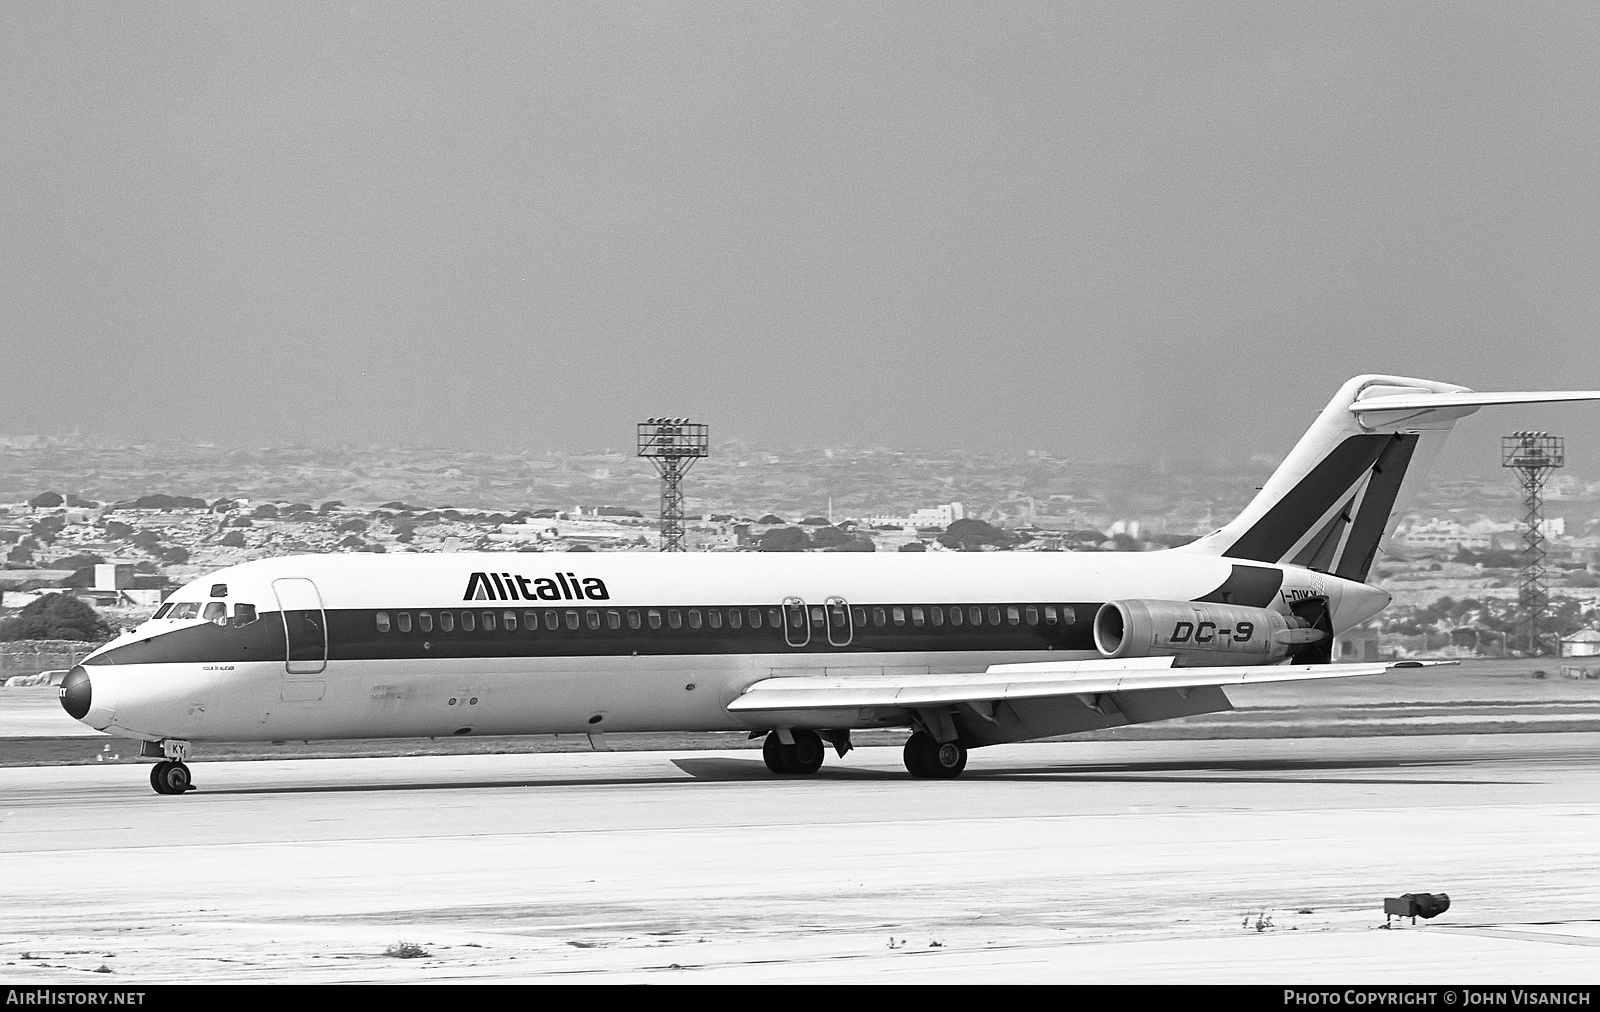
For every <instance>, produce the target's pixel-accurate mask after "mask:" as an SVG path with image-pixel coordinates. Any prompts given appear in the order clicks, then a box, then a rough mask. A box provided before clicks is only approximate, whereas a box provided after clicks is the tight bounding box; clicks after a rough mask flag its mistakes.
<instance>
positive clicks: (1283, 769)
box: [672, 757, 1512, 786]
mask: <svg viewBox="0 0 1600 1012" xmlns="http://www.w3.org/2000/svg"><path fill="white" fill-rule="evenodd" d="M672 764H673V765H674V766H676V767H678V768H679V769H681V770H683V771H684V772H685V773H687V774H689V775H690V776H692V777H694V778H695V779H697V780H778V779H783V780H796V779H802V778H799V777H775V776H774V775H773V774H772V773H770V772H768V770H767V768H766V764H765V763H763V762H761V761H759V760H753V759H729V758H725V757H716V758H707V759H674V760H672ZM1417 765H1442V764H1437V763H1410V762H1396V761H1392V760H1386V761H1368V762H1359V761H1358V762H1340V761H1307V760H1291V761H1272V760H1261V761H1249V762H1174V763H1115V764H1102V765H1095V766H1071V767H1068V768H1065V769H1062V768H1050V767H1047V766H1023V767H1013V768H1004V767H1002V768H998V769H997V768H993V767H987V768H981V769H970V768H969V769H968V770H967V771H966V772H965V773H963V774H962V775H961V779H962V780H1014V781H1024V782H1036V781H1041V780H1043V781H1059V782H1079V783H1094V782H1126V783H1281V784H1303V783H1307V782H1312V783H1319V784H1425V785H1435V784H1458V785H1473V786H1483V785H1490V784H1502V783H1509V782H1512V781H1504V780H1445V779H1440V778H1437V777H1429V778H1427V779H1416V780H1410V779H1400V778H1396V777H1382V778H1356V777H1330V776H1318V775H1315V774H1316V773H1317V772H1319V771H1323V770H1353V769H1392V768H1396V767H1406V766H1417ZM1223 770H1234V771H1236V772H1235V773H1233V774H1232V775H1211V776H1207V775H1205V774H1207V773H1212V774H1216V773H1218V771H1223ZM1308 772H1309V773H1312V774H1313V775H1311V776H1305V775H1300V776H1295V775H1293V774H1296V773H1300V774H1304V773H1308ZM1274 773H1277V774H1290V775H1288V776H1282V775H1279V776H1273V775H1271V774H1274ZM818 778H823V779H848V780H904V779H907V774H905V773H903V772H900V771H898V770H881V769H878V770H868V769H852V768H850V767H846V766H824V767H823V768H822V769H820V770H818V771H817V772H816V773H813V774H810V775H809V776H807V777H805V778H804V779H807V780H816V779H818Z"/></svg>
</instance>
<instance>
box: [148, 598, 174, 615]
mask: <svg viewBox="0 0 1600 1012" xmlns="http://www.w3.org/2000/svg"><path fill="white" fill-rule="evenodd" d="M171 610H172V602H170V601H169V602H167V603H166V604H164V605H162V606H161V607H159V608H157V609H156V613H155V614H154V615H151V616H150V617H151V618H166V617H167V612H169V611H171Z"/></svg>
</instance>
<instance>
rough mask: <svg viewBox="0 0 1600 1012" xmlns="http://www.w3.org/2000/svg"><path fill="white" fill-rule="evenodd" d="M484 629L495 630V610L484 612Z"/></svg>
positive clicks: (486, 630) (485, 630)
mask: <svg viewBox="0 0 1600 1012" xmlns="http://www.w3.org/2000/svg"><path fill="white" fill-rule="evenodd" d="M483 631H484V632H494V612H492V611H486V612H484V613H483Z"/></svg>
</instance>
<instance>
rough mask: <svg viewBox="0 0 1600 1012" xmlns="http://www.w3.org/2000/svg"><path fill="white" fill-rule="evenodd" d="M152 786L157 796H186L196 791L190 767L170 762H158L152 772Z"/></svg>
mask: <svg viewBox="0 0 1600 1012" xmlns="http://www.w3.org/2000/svg"><path fill="white" fill-rule="evenodd" d="M150 786H151V787H154V788H155V789H156V793H157V794H184V793H186V792H188V791H192V790H194V780H193V778H192V777H190V775H189V767H187V766H185V765H184V764H183V763H178V762H172V761H170V760H168V761H164V762H158V763H156V765H155V768H154V769H152V770H151V771H150Z"/></svg>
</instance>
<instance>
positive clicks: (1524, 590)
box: [1500, 432, 1567, 657]
mask: <svg viewBox="0 0 1600 1012" xmlns="http://www.w3.org/2000/svg"><path fill="white" fill-rule="evenodd" d="M1566 462H1567V445H1566V440H1564V439H1562V438H1561V437H1560V436H1552V435H1550V433H1548V432H1513V433H1512V434H1511V435H1509V436H1502V437H1501V439H1500V466H1501V467H1509V468H1511V469H1512V470H1514V471H1516V472H1517V476H1518V477H1519V478H1521V479H1522V495H1523V501H1522V545H1523V550H1524V551H1525V552H1526V553H1527V558H1528V561H1527V562H1525V563H1523V565H1522V579H1521V581H1520V582H1519V584H1518V587H1517V604H1518V605H1519V606H1520V608H1521V609H1522V628H1523V634H1524V635H1525V636H1526V637H1527V641H1528V653H1530V654H1532V655H1534V656H1536V657H1537V656H1539V655H1540V654H1543V653H1544V646H1545V645H1544V638H1543V630H1542V629H1541V628H1540V626H1542V625H1543V623H1544V613H1545V609H1546V608H1547V607H1548V606H1549V604H1550V592H1549V591H1548V590H1547V589H1546V587H1545V584H1544V557H1545V539H1544V483H1545V481H1546V480H1548V479H1549V477H1550V472H1551V471H1553V470H1555V469H1556V468H1558V467H1564V466H1565V465H1566Z"/></svg>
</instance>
